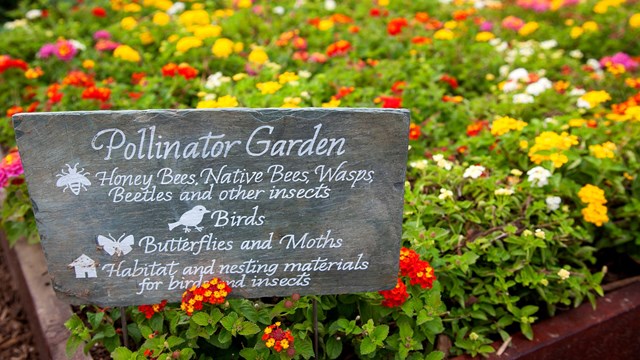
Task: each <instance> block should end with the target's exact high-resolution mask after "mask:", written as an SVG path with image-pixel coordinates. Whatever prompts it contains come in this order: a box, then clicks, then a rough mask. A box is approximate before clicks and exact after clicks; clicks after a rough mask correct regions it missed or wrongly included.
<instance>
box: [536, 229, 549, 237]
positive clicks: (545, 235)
mask: <svg viewBox="0 0 640 360" xmlns="http://www.w3.org/2000/svg"><path fill="white" fill-rule="evenodd" d="M533 236H535V237H537V238H539V239H545V238H546V237H547V234H545V232H544V231H542V230H540V229H536V231H535V232H534V233H533Z"/></svg>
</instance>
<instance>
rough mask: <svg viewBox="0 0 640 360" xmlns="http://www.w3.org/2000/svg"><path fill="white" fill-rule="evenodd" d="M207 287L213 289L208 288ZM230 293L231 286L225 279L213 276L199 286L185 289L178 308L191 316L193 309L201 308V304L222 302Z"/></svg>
mask: <svg viewBox="0 0 640 360" xmlns="http://www.w3.org/2000/svg"><path fill="white" fill-rule="evenodd" d="M209 288H211V290H213V291H211V290H208V289H209ZM230 293H231V287H229V285H227V283H226V282H225V281H222V280H220V279H219V278H213V279H211V280H210V281H208V282H205V283H204V284H202V285H201V286H195V285H194V286H192V287H191V288H190V289H189V290H187V291H185V292H184V293H183V294H182V304H181V305H180V308H181V309H182V310H183V311H185V312H186V313H187V315H189V316H191V315H192V314H193V312H194V311H195V310H201V309H202V305H203V304H206V303H209V304H213V305H217V304H223V303H224V302H225V301H226V299H227V296H228V295H229V294H230Z"/></svg>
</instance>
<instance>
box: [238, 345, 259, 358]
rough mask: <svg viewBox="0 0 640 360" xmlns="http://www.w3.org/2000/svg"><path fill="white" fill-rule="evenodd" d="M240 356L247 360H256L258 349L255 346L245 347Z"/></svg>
mask: <svg viewBox="0 0 640 360" xmlns="http://www.w3.org/2000/svg"><path fill="white" fill-rule="evenodd" d="M240 356H242V357H243V358H245V359H247V360H255V358H256V357H258V351H256V349H254V348H244V349H242V350H240Z"/></svg>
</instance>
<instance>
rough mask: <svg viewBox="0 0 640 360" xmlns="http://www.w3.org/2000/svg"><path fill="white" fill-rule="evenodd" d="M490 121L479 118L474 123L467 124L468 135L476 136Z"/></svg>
mask: <svg viewBox="0 0 640 360" xmlns="http://www.w3.org/2000/svg"><path fill="white" fill-rule="evenodd" d="M488 126H489V123H488V122H487V121H485V120H478V121H476V122H474V123H473V124H469V125H467V136H476V135H478V134H479V133H480V131H482V129H484V128H487V127H488Z"/></svg>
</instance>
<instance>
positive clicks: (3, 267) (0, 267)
mask: <svg viewBox="0 0 640 360" xmlns="http://www.w3.org/2000/svg"><path fill="white" fill-rule="evenodd" d="M2 251H3V250H2V247H0V284H2V285H1V286H0V359H3V360H24V359H37V358H38V353H37V350H36V347H35V345H34V343H33V336H32V334H31V328H30V327H29V321H28V320H27V314H25V311H24V309H22V302H21V301H20V298H19V295H18V292H17V291H16V284H15V282H14V281H13V280H12V278H11V272H10V271H9V269H8V268H7V264H6V263H5V260H4V254H3V253H2Z"/></svg>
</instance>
